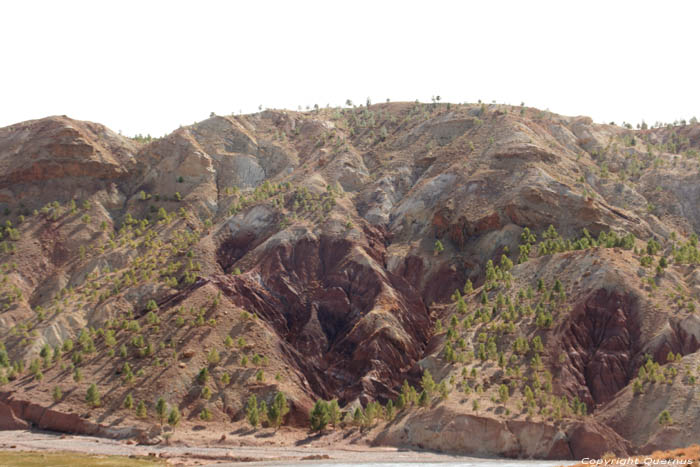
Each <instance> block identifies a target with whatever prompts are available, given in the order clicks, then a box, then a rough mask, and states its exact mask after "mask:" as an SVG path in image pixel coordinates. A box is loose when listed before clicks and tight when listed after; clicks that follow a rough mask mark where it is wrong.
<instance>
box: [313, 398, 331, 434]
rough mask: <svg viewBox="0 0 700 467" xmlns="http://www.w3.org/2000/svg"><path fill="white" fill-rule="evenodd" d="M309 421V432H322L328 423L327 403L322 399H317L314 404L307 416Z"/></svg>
mask: <svg viewBox="0 0 700 467" xmlns="http://www.w3.org/2000/svg"><path fill="white" fill-rule="evenodd" d="M309 421H310V423H311V431H318V432H321V431H323V429H324V428H326V425H328V422H329V421H330V412H329V410H328V402H326V401H324V400H323V399H319V400H317V401H316V403H315V404H314V407H313V409H311V413H310V414H309Z"/></svg>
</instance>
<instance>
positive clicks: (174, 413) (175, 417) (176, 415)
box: [168, 407, 180, 427]
mask: <svg viewBox="0 0 700 467" xmlns="http://www.w3.org/2000/svg"><path fill="white" fill-rule="evenodd" d="M178 423H180V411H179V410H178V408H177V407H173V408H172V409H171V410H170V414H168V425H170V426H172V427H176V426H177V424H178Z"/></svg>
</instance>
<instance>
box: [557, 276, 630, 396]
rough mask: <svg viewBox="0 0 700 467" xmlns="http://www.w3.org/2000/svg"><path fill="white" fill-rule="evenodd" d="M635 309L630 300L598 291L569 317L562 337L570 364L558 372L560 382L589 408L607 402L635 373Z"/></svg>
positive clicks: (615, 294) (612, 292)
mask: <svg viewBox="0 0 700 467" xmlns="http://www.w3.org/2000/svg"><path fill="white" fill-rule="evenodd" d="M635 305H636V304H635V298H634V297H632V296H629V295H627V296H623V295H620V294H619V293H616V292H614V291H608V290H605V289H601V290H598V291H596V292H595V293H593V294H591V296H590V297H589V298H588V299H587V300H586V301H585V302H583V303H581V305H579V307H578V309H575V310H574V311H573V312H572V314H571V317H570V319H571V324H570V326H569V328H568V329H566V331H565V332H564V335H563V336H562V340H563V347H564V348H565V349H566V354H567V355H569V356H571V362H570V365H567V366H564V367H563V368H562V381H563V382H564V384H565V385H567V386H568V387H569V388H571V390H572V392H574V393H575V394H577V395H578V396H579V398H580V399H581V400H583V401H585V402H586V403H588V404H589V405H591V406H593V405H595V404H602V403H605V402H607V401H609V400H611V399H612V398H613V396H614V395H615V394H616V393H617V392H618V391H619V390H620V389H622V388H623V387H625V386H627V383H628V382H629V380H630V379H631V377H632V376H633V374H634V371H635V370H636V368H635V367H634V357H635V356H636V354H637V352H639V350H640V347H639V346H640V344H641V343H640V341H639V337H640V329H639V323H640V319H639V317H636V316H634V310H635Z"/></svg>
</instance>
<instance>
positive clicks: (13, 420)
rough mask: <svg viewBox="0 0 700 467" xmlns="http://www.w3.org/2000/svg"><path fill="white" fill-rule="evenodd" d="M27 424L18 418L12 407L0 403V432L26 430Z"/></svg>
mask: <svg viewBox="0 0 700 467" xmlns="http://www.w3.org/2000/svg"><path fill="white" fill-rule="evenodd" d="M27 428H29V424H28V423H27V422H26V421H24V420H22V419H21V418H18V417H17V416H16V415H15V413H14V411H13V410H12V407H10V406H9V405H7V404H5V403H4V402H0V430H26V429H27Z"/></svg>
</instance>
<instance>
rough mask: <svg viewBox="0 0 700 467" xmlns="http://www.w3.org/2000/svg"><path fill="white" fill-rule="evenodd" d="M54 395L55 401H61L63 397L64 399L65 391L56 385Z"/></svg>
mask: <svg viewBox="0 0 700 467" xmlns="http://www.w3.org/2000/svg"><path fill="white" fill-rule="evenodd" d="M51 395H52V397H53V401H54V402H60V400H61V399H63V391H61V388H60V387H58V386H55V387H54V388H53V392H52V394H51Z"/></svg>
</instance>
